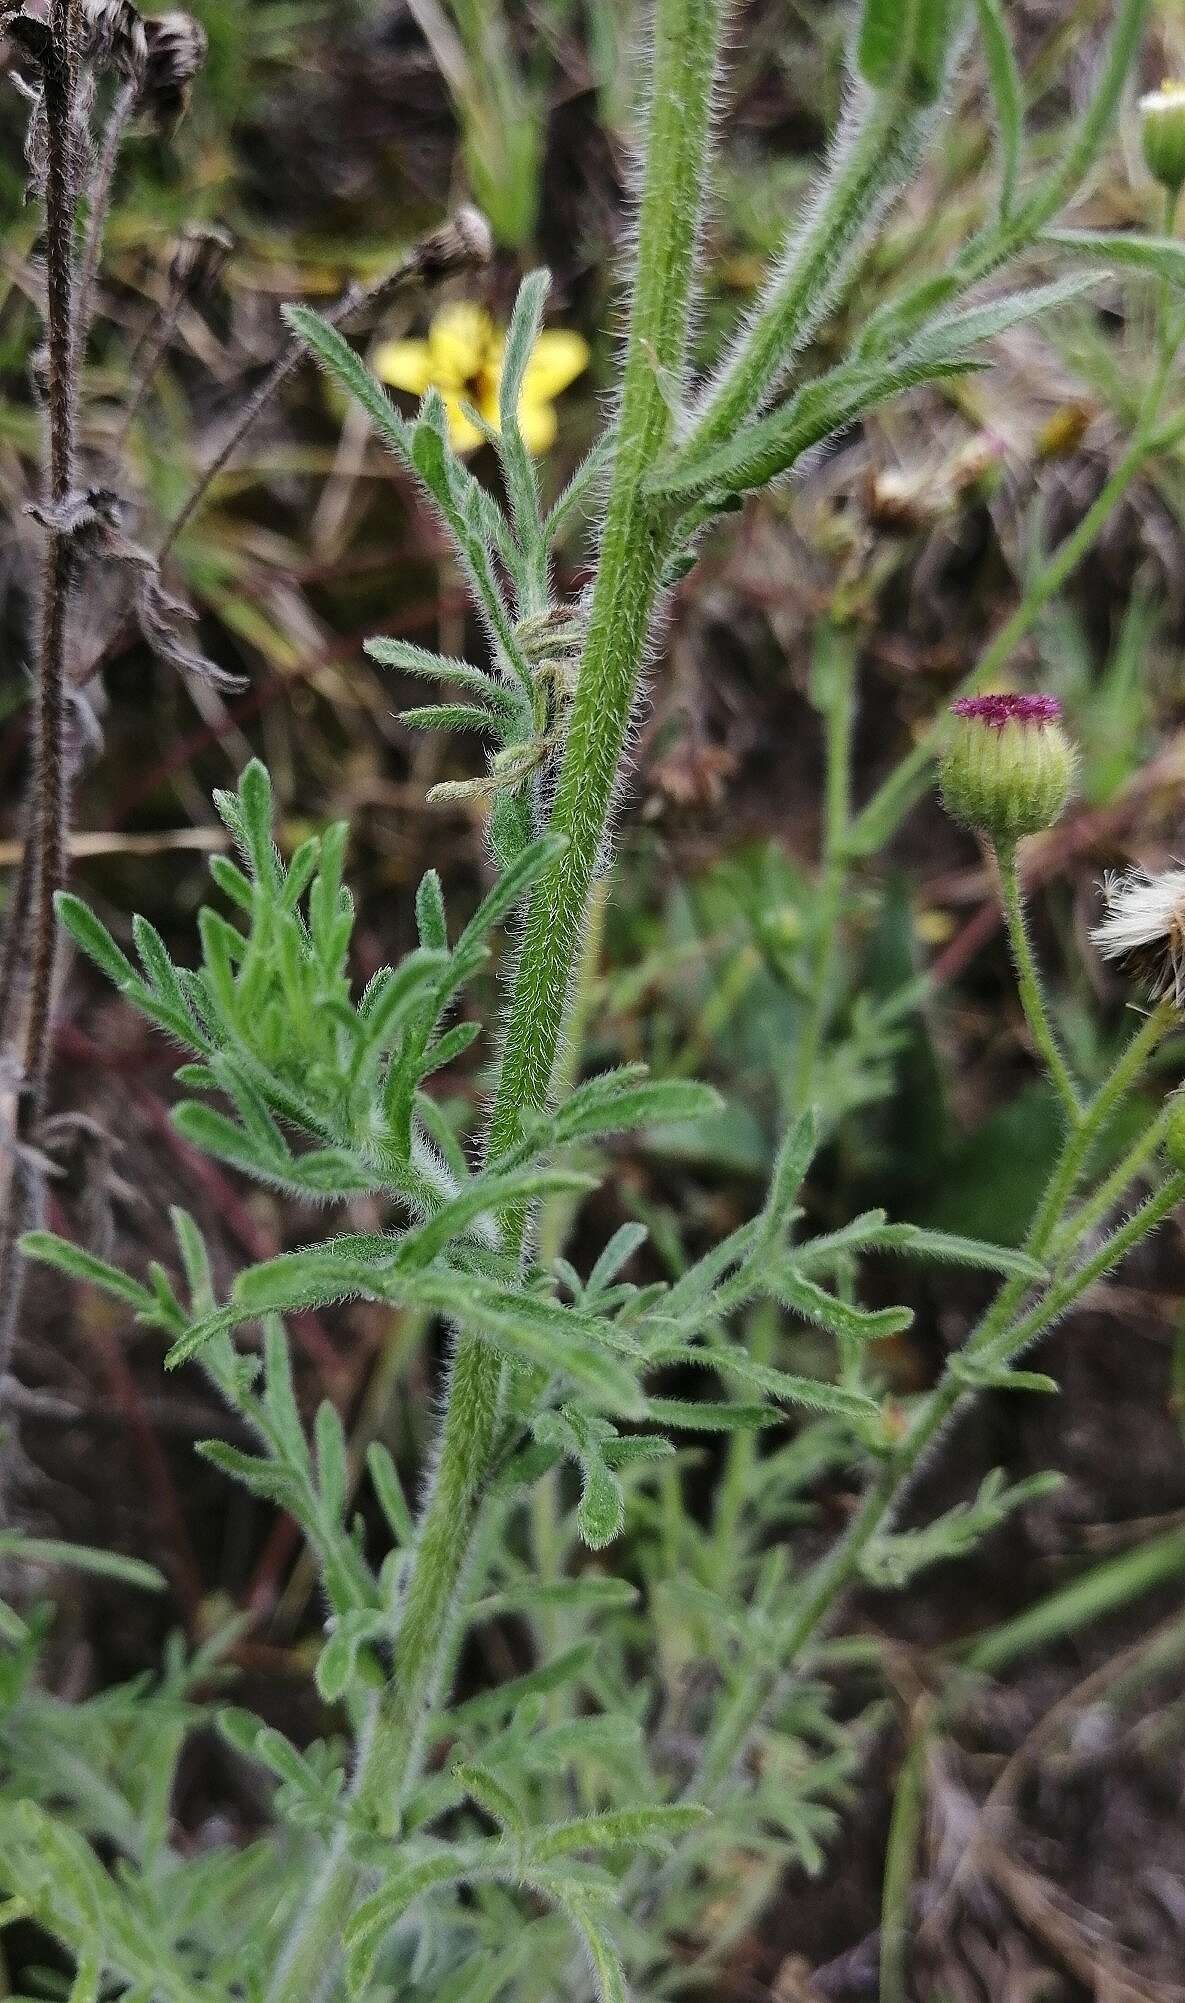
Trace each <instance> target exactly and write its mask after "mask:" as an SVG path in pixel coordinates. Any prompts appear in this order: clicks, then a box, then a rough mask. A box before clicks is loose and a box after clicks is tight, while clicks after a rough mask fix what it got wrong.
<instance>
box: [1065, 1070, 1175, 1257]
mask: <svg viewBox="0 0 1185 2003" xmlns="http://www.w3.org/2000/svg"><path fill="white" fill-rule="evenodd" d="M1172 1116H1173V1107H1172V1104H1171V1103H1170V1102H1167V1101H1166V1103H1165V1104H1164V1105H1163V1106H1162V1107H1161V1109H1160V1111H1159V1113H1157V1114H1156V1116H1155V1118H1154V1119H1152V1120H1150V1121H1149V1122H1148V1125H1147V1126H1146V1127H1145V1129H1144V1131H1143V1133H1142V1134H1141V1135H1140V1136H1139V1139H1138V1140H1136V1141H1133V1143H1132V1145H1131V1147H1130V1148H1128V1150H1127V1152H1126V1153H1125V1154H1124V1155H1123V1157H1122V1158H1121V1160H1119V1161H1118V1162H1117V1163H1116V1165H1115V1167H1114V1168H1113V1169H1112V1171H1111V1173H1110V1175H1109V1176H1107V1177H1106V1178H1105V1180H1104V1181H1102V1182H1101V1183H1100V1184H1099V1186H1098V1188H1097V1189H1096V1190H1093V1191H1092V1192H1091V1195H1090V1197H1089V1198H1088V1199H1087V1201H1086V1202H1085V1203H1083V1204H1081V1205H1080V1206H1079V1208H1078V1209H1077V1210H1075V1211H1073V1212H1072V1213H1071V1215H1070V1216H1069V1217H1068V1218H1067V1219H1066V1220H1065V1223H1064V1224H1063V1225H1062V1227H1061V1228H1060V1230H1059V1231H1058V1232H1057V1233H1056V1235H1055V1236H1054V1239H1053V1242H1052V1245H1051V1247H1050V1250H1051V1252H1052V1255H1053V1258H1054V1259H1055V1261H1056V1262H1057V1266H1058V1269H1059V1270H1060V1269H1061V1267H1062V1265H1063V1263H1064V1261H1065V1260H1067V1259H1068V1258H1069V1257H1070V1254H1071V1253H1072V1252H1073V1251H1074V1249H1075V1247H1076V1246H1078V1245H1080V1244H1081V1243H1082V1240H1083V1239H1084V1238H1089V1236H1090V1234H1091V1232H1092V1231H1095V1230H1097V1229H1098V1227H1099V1225H1100V1224H1102V1222H1103V1220H1104V1219H1105V1218H1106V1217H1108V1216H1110V1214H1111V1212H1112V1211H1113V1210H1114V1209H1116V1208H1117V1206H1118V1205H1119V1204H1120V1203H1122V1202H1123V1199H1124V1197H1125V1196H1126V1195H1127V1192H1128V1190H1129V1189H1130V1188H1131V1186H1132V1184H1133V1182H1135V1180H1136V1178H1137V1177H1138V1176H1140V1175H1142V1174H1143V1172H1144V1170H1145V1169H1146V1168H1147V1166H1148V1164H1149V1162H1150V1161H1151V1160H1152V1157H1153V1156H1154V1154H1155V1153H1156V1151H1157V1149H1158V1148H1159V1147H1160V1145H1161V1142H1162V1141H1163V1140H1164V1137H1165V1134H1166V1133H1167V1131H1168V1128H1169V1124H1170V1122H1171V1120H1172Z"/></svg>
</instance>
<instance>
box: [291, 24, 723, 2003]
mask: <svg viewBox="0 0 1185 2003" xmlns="http://www.w3.org/2000/svg"><path fill="white" fill-rule="evenodd" d="M720 16H721V8H720V5H719V4H718V0H659V6H658V10H657V14H656V17H655V24H654V37H655V55H654V78H653V93H652V99H651V108H650V121H649V132H648V144H647V164H646V174H645V182H644V190H643V196H642V208H641V216H640V221H639V232H638V253H637V269H636V279H635V285H634V291H633V301H632V309H631V316H630V331H629V338H628V342H627V348H626V356H625V364H624V374H623V381H622V395H621V409H620V413H619V418H618V426H617V441H618V442H617V448H616V453H615V458H614V464H613V473H612V478H611V485H610V491H609V498H608V502H607V507H606V515H605V524H604V530H603V536H602V544H601V551H600V558H599V562H598V567H597V577H596V582H595V584H594V588H593V598H592V605H591V608H590V613H589V624H588V637H587V641H586V645H585V652H584V657H583V661H582V664H581V671H580V678H579V681H578V684H577V688H576V693H575V696H574V698H573V703H572V712H571V719H570V723H569V732H568V739H567V744H566V747H565V755H564V760H563V765H562V768H561V773H560V778H559V783H558V787H557V792H556V799H555V805H554V808H553V811H552V819H551V827H552V830H553V831H554V832H556V833H559V834H562V835H563V836H565V838H566V841H567V847H566V849H565V852H564V854H563V856H562V857H561V859H560V862H559V863H558V864H557V866H556V868H555V869H554V870H553V871H552V872H551V873H550V875H549V876H548V877H547V878H546V879H545V880H544V882H543V884H542V885H541V886H540V888H539V890H538V891H537V892H536V894H535V895H534V896H533V897H532V899H531V902H530V906H529V910H528V914H527V920H526V925H525V929H524V935H523V944H522V951H521V955H520V960H519V966H518V971H517V975H516V979H515V985H514V993H513V997H512V1000H511V1006H510V1015H509V1021H508V1026H507V1033H506V1041H505V1045H504V1048H503V1053H502V1062H501V1067H500V1073H499V1081H498V1090H497V1094H496V1098H495V1106H494V1113H493V1116H492V1120H491V1125H490V1137H489V1149H490V1152H491V1154H497V1153H500V1152H501V1151H502V1150H503V1149H505V1148H508V1147H509V1146H511V1145H513V1143H514V1142H515V1140H517V1138H518V1136H519V1132H520V1126H521V1119H522V1116H523V1114H524V1113H525V1112H527V1111H529V1110H532V1109H536V1108H539V1107H541V1106H543V1105H544V1104H545V1103H546V1101H547V1098H548V1094H549V1092H550V1090H551V1085H552V1079H553V1075H554V1071H555V1066H556V1061H557V1056H558V1053H559V1049H560V1044H561V1037H562V1032H563V1025H564V1017H565V1010H566V1007H567V1002H568V991H569V985H570V981H571V977H572V971H573V968H574V967H575V966H576V965H578V963H579V958H580V954H579V947H580V942H581V939H582V937H583V934H584V931H585V925H586V919H587V910H588V903H589V898H590V895H591V894H592V890H593V886H594V883H595V881H596V879H597V876H598V873H599V870H600V866H601V860H602V854H603V849H604V844H605V838H606V833H607V829H608V824H609V820H610V816H611V812H612V808H613V801H614V796H615V792H616V787H617V779H618V767H619V763H620V759H621V754H622V750H623V748H624V745H625V740H626V736H627V733H628V730H629V723H630V716H631V712H632V709H633V704H634V698H635V694H636V689H637V683H638V678H639V675H640V673H641V670H642V666H643V663H644V660H645V654H646V649H647V646H648V644H649V640H650V633H651V627H652V624H653V619H654V614H655V609H656V605H657V600H658V594H659V589H660V584H661V578H662V569H663V562H664V558H665V553H666V552H665V546H664V535H663V532H662V528H661V525H660V523H659V522H658V521H657V520H656V519H655V517H654V514H653V511H652V509H651V507H650V504H649V503H648V501H647V500H646V497H645V495H644V492H643V485H644V481H645V478H646V475H647V473H648V472H649V470H650V468H651V467H652V465H653V463H654V459H655V456H656V454H657V452H658V451H659V450H660V449H661V447H662V445H663V444H664V443H665V441H666V438H667V434H668V431H669V428H670V425H671V413H670V408H669V405H668V401H667V398H668V393H669V387H670V385H671V383H672V382H677V381H679V380H681V378H682V374H683V371H684V368H685V366H686V355H687V341H688V327H689V315H690V300H691V290H692V280H693V272H694V262H695V253H696V245H697V240H698V233H699V218H700V211H701V206H702V198H703V184H704V179H705V175H706V167H707V155H708V138H709V130H710V115H711V99H712V90H713V85H714V82H715V76H716V69H717V63H718V60H719V43H720V27H721V19H720ZM525 1229H526V1220H525V1218H521V1217H520V1218H515V1219H508V1220H507V1225H506V1237H507V1242H508V1243H511V1244H513V1243H514V1242H515V1240H516V1238H517V1239H521V1238H522V1236H523V1235H524V1233H525ZM502 1385H503V1368H502V1364H501V1362H500V1360H499V1359H498V1358H497V1357H496V1356H495V1355H494V1354H493V1352H492V1351H491V1350H490V1349H489V1348H488V1347H487V1346H484V1345H482V1344H481V1343H480V1342H478V1341H476V1340H475V1339H473V1338H467V1337H465V1336H462V1337H461V1338H460V1340H459V1343H458V1348H457V1353H456V1357H455V1360H454V1364H453V1370H452V1375H451V1379H450V1384H449V1391H448V1402H447V1407H446V1411H445V1418H444V1423H443V1427H442V1432H441V1440H440V1451H439V1454H438V1457H437V1461H436V1467H435V1472H434V1475H433V1480H432V1486H431V1490H430V1493H429V1496H428V1498H427V1501H426V1504H425V1508H424V1513H423V1516H422V1519H421V1525H420V1530H419V1535H418V1538H417V1542H416V1549H415V1555H414V1560H413V1565H412V1571H411V1576H410V1579H409V1581H408V1585H407V1590H406V1595H405V1599H404V1604H403V1608H402V1615H401V1621H400V1627H399V1632H398V1635H397V1638H396V1643H395V1649H394V1659H393V1668H392V1677H391V1681H390V1683H389V1684H388V1686H387V1688H386V1690H385V1691H384V1693H383V1695H382V1697H381V1699H380V1700H379V1704H378V1706H377V1710H376V1715H375V1718H374V1721H373V1726H372V1729H371V1731H370V1733H369V1735H368V1739H367V1742H366V1744H365V1746H364V1748H363V1750H362V1752H361V1755H360V1758H359V1763H358V1768H357V1771H356V1773H355V1778H354V1783H353V1788H352V1802H353V1806H354V1808H355V1810H356V1811H357V1812H360V1813H361V1814H362V1815H363V1816H364V1817H365V1818H367V1819H372V1820H374V1821H375V1823H376V1824H377V1826H378V1827H379V1828H381V1829H384V1830H387V1831H393V1830H395V1829H396V1828H397V1827H398V1824H399V1818H400V1814H401V1810H402V1805H403V1800H404V1797H405V1795H406V1791H407V1788H408V1785H409V1784H410V1782H411V1780H412V1778H413V1776H414V1774H415V1771H416V1763H417V1760H418V1758H419V1756H420V1753H421V1750H422V1746H423V1740H424V1733H425V1729H426V1724H427V1719H428V1715H429V1713H430V1711H431V1708H432V1705H433V1703H434V1701H435V1699H436V1696H437V1694H438V1693H437V1685H438V1681H439V1676H440V1669H441V1665H442V1663H443V1661H444V1660H445V1658H446V1655H447V1650H448V1644H449V1639H450V1634H451V1629H452V1624H453V1619H454V1609H455V1607H456V1606H457V1605H458V1604H459V1601H460V1597H461V1593H462V1591H463V1588H464V1581H465V1573H466V1566H467V1562H468V1557H469V1553H470V1550H471V1547H472V1542H473V1536H474V1530H475V1526H476V1522H477V1519H478V1514H479V1506H480V1502H481V1497H482V1491H483V1486H484V1482H485V1478H486V1475H487V1472H488V1468H489V1465H490V1462H491V1460H492V1457H493V1452H494V1448H495V1445H496V1442H497V1437H498V1431H499V1419H500V1415H501V1408H502V1396H503V1393H502ZM356 1882H357V1871H356V1868H355V1867H354V1866H353V1864H352V1863H351V1861H350V1858H349V1855H348V1852H347V1850H346V1848H345V1845H344V1843H342V1842H339V1843H336V1844H335V1846H334V1848H333V1850H332V1851H331V1852H330V1854H329V1856H328V1857H327V1859H326V1862H325V1865H324V1867H323V1871H322V1877H321V1880H320V1883H319V1885H318V1886H317V1887H316V1889H315V1890H314V1892H313V1894H312V1896H311V1897H310V1899H309V1901H308V1902H307V1905H306V1908H305V1911H304V1914H303V1916H302V1918H301V1921H300V1923H299V1925H298V1927H297V1929H296V1931H295V1932H294V1934H293V1936H292V1939H291V1940H290V1942H289V1945H288V1950H287V1952H286V1953H285V1956H284V1958H283V1961H282V1963H281V1966H280V1968H279V1969H278V1970H277V1974H276V1977H275V1979H274V1980H273V1983H272V1985H271V1988H270V1991H269V1995H268V2003H309V1998H310V1997H312V1996H315V1995H316V1994H317V1993H318V1990H319V1987H320V1985H321V1983H322V1982H323V1980H324V1972H325V1969H326V1968H327V1966H331V1965H332V1963H333V1960H334V1956H335V1953H336V1950H337V1947H338V1944H339V1940H340V1932H341V1925H342V1920H343V1916H344V1915H345V1913H347V1912H348V1910H349V1906H350V1901H351V1897H352V1893H353V1888H354V1885H355V1884H356Z"/></svg>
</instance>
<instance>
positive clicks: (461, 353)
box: [428, 299, 494, 389]
mask: <svg viewBox="0 0 1185 2003" xmlns="http://www.w3.org/2000/svg"><path fill="white" fill-rule="evenodd" d="M493 331H494V330H493V325H492V323H491V320H490V316H489V314H488V313H487V312H486V310H485V308H484V306H477V305H475V304H474V302H473V301H472V300H471V299H458V300H457V301H456V303H455V304H454V305H452V306H442V307H441V309H440V311H439V313H437V314H435V315H434V316H433V320H432V325H431V326H430V327H429V329H428V347H429V349H430V351H431V355H432V380H433V382H435V383H438V384H439V386H440V388H441V389H460V388H461V387H462V386H463V385H464V384H465V383H467V382H469V381H470V380H471V379H472V378H473V377H474V376H475V375H477V374H478V373H479V372H480V370H481V369H482V368H483V366H484V365H485V360H486V356H487V354H488V353H489V347H490V340H491V337H492V335H493Z"/></svg>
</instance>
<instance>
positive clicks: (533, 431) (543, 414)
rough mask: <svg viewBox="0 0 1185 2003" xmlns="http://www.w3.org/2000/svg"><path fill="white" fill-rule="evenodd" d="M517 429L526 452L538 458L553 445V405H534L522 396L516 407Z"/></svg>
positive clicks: (554, 423) (554, 432)
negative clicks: (520, 433) (521, 436)
mask: <svg viewBox="0 0 1185 2003" xmlns="http://www.w3.org/2000/svg"><path fill="white" fill-rule="evenodd" d="M518 428H519V430H520V431H521V432H522V435H523V444H524V445H525V446H526V448H527V451H528V452H533V453H535V454H536V456H538V454H539V453H540V452H546V451H547V449H548V447H549V446H550V445H553V444H554V443H555V434H556V420H555V405H554V404H550V403H536V402H534V401H533V399H532V398H530V397H527V396H522V397H520V398H519V406H518Z"/></svg>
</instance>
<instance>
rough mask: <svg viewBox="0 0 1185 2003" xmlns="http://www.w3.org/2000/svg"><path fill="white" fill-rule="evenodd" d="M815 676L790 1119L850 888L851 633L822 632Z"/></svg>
mask: <svg viewBox="0 0 1185 2003" xmlns="http://www.w3.org/2000/svg"><path fill="white" fill-rule="evenodd" d="M816 648H817V659H816V662H815V676H816V679H817V687H818V704H819V707H820V708H821V709H822V711H823V716H824V726H825V734H826V778H825V792H824V806H823V840H822V869H821V872H820V878H819V893H818V906H817V910H816V915H815V926H816V946H815V954H814V964H813V966H812V968H811V983H812V991H811V999H810V1004H809V1007H808V1010H807V1014H806V1018H805V1020H804V1022H803V1026H802V1032H801V1035H800V1037H799V1042H798V1048H797V1050H796V1052H795V1057H794V1067H793V1071H792V1074H791V1096H790V1111H791V1114H792V1116H797V1114H798V1113H800V1112H803V1111H804V1110H805V1109H806V1107H807V1106H808V1105H809V1104H810V1101H811V1095H812V1093H813V1091H814V1087H815V1078H816V1073H817V1071H818V1064H819V1055H820V1052H821V1050H822V1047H823V1039H824V1037H825V1036H826V1033H827V1025H828V1022H829V1020H830V1017H831V1006H832V986H833V982H834V978H835V962H836V956H837V952H838V948H839V933H840V923H841V920H842V917H843V908H844V892H845V889H846V885H847V869H848V858H847V848H846V844H847V834H848V821H849V818H850V814H851V791H852V731H853V727H854V725H855V718H856V703H855V688H856V660H855V647H854V645H853V643H852V640H851V638H850V636H849V635H846V634H841V633H838V632H837V631H836V630H835V629H834V628H833V627H827V628H824V629H823V631H822V632H821V633H820V634H819V635H818V637H817V640H816Z"/></svg>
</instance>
